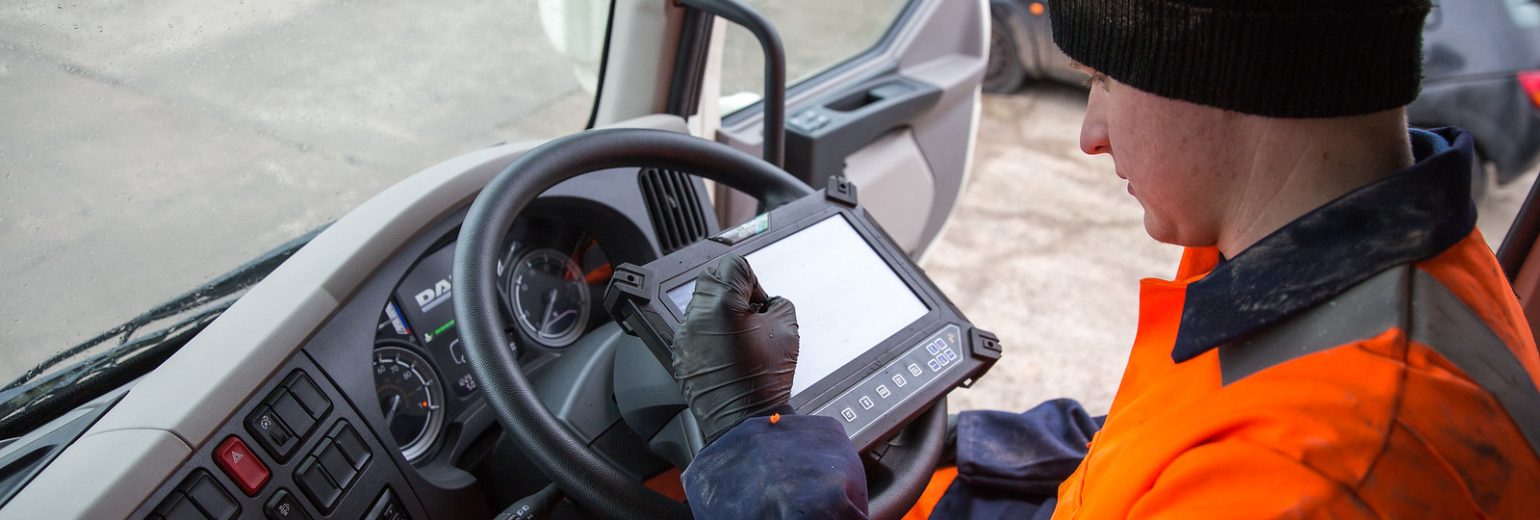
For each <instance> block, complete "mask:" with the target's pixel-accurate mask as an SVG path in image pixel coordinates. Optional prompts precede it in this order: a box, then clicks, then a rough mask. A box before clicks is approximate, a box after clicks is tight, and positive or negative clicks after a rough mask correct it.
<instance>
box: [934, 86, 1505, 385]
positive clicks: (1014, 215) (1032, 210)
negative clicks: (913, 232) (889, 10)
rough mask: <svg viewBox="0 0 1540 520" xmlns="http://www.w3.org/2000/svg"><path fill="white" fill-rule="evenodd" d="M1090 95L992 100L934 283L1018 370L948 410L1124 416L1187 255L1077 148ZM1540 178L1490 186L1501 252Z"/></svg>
mask: <svg viewBox="0 0 1540 520" xmlns="http://www.w3.org/2000/svg"><path fill="white" fill-rule="evenodd" d="M1084 110H1085V91H1083V90H1078V89H1075V88H1072V87H1065V86H1061V85H1053V84H1038V85H1029V86H1027V87H1026V88H1025V89H1023V90H1022V91H1020V92H1018V93H1015V94H1012V95H1008V96H985V97H984V110H983V120H982V121H980V123H979V141H978V150H977V152H976V154H975V156H974V163H973V174H972V175H973V177H972V179H971V180H970V181H969V185H968V187H967V189H966V191H965V192H964V194H963V201H962V207H961V208H960V209H959V210H958V211H957V214H956V215H955V216H954V217H953V219H954V220H953V221H952V222H951V223H950V224H949V227H948V228H947V230H946V232H945V233H944V234H943V235H942V236H941V238H940V239H939V241H938V242H937V243H936V244H935V245H934V246H932V250H931V251H930V252H929V254H928V257H927V258H926V261H925V263H924V267H925V269H926V271H927V272H928V273H929V274H930V276H931V278H933V279H935V280H936V282H937V283H938V284H939V285H940V286H941V288H942V289H943V290H944V291H946V292H947V294H948V295H949V296H950V297H951V298H952V300H953V301H954V302H955V303H956V304H957V305H958V307H960V308H961V309H962V310H963V312H964V313H965V314H967V316H968V318H969V319H971V320H973V321H974V323H975V324H978V325H979V326H981V327H984V328H986V329H990V330H992V331H993V332H995V333H996V334H998V335H999V336H1000V338H1001V341H1002V342H1004V343H1005V346H1006V351H1005V356H1004V357H1003V358H1002V359H1001V361H1000V362H999V363H998V364H997V365H995V367H994V369H993V370H991V371H990V373H989V374H988V375H987V376H986V377H984V379H982V380H981V381H980V382H979V384H978V385H976V386H974V387H973V388H972V389H969V390H959V391H957V392H953V393H952V396H951V400H950V401H949V407H950V408H951V409H952V410H953V411H957V410H962V409H978V408H984V409H996V410H1011V411H1022V410H1026V409H1028V408H1031V407H1032V406H1035V405H1037V404H1038V403H1040V402H1042V401H1044V400H1046V399H1053V398H1057V397H1070V398H1074V399H1078V400H1080V402H1081V403H1082V404H1083V405H1085V407H1086V409H1087V410H1089V411H1090V412H1091V413H1092V414H1093V415H1099V414H1104V413H1106V412H1107V409H1108V407H1109V406H1111V404H1112V396H1113V395H1114V394H1115V393H1116V391H1117V387H1118V381H1119V380H1120V379H1121V378H1122V376H1123V365H1124V363H1126V362H1127V360H1128V352H1129V348H1130V347H1131V346H1132V344H1133V339H1134V331H1135V327H1136V325H1137V319H1138V305H1139V291H1138V283H1139V282H1138V281H1139V279H1140V278H1145V277H1159V278H1170V277H1171V275H1172V273H1174V272H1175V270H1176V264H1177V260H1178V259H1179V258H1180V256H1181V251H1180V249H1179V248H1177V247H1174V246H1169V245H1164V244H1159V243H1156V242H1155V241H1154V240H1151V239H1150V238H1149V237H1148V236H1147V235H1145V234H1144V226H1143V220H1142V218H1143V217H1142V216H1143V212H1142V210H1141V209H1140V207H1139V203H1138V202H1136V201H1135V200H1134V199H1133V198H1132V197H1131V196H1129V194H1128V192H1127V191H1126V190H1125V187H1126V182H1125V181H1123V180H1122V179H1119V178H1118V177H1117V176H1116V174H1114V173H1113V170H1112V160H1111V159H1108V158H1107V157H1105V156H1097V157H1090V156H1086V155H1085V154H1082V153H1081V152H1080V147H1079V145H1078V142H1079V135H1080V119H1081V117H1082V115H1083V114H1084ZM1534 178H1535V175H1534V174H1530V175H1527V176H1524V177H1522V178H1520V179H1517V180H1516V181H1514V182H1512V183H1510V184H1507V185H1505V186H1501V187H1498V186H1489V189H1488V196H1487V197H1486V198H1485V200H1483V201H1482V202H1481V203H1480V204H1479V207H1480V212H1481V213H1480V215H1481V216H1480V220H1479V221H1478V225H1479V226H1480V228H1481V230H1482V233H1483V234H1484V235H1485V236H1486V238H1487V242H1488V243H1489V244H1491V245H1492V247H1493V248H1494V249H1495V248H1496V247H1497V246H1498V245H1499V244H1500V243H1501V241H1502V237H1503V234H1504V233H1506V230H1507V227H1508V226H1507V224H1508V222H1511V221H1512V219H1513V216H1514V214H1516V213H1517V212H1518V209H1519V206H1521V205H1522V204H1523V202H1524V196H1525V195H1526V194H1527V193H1528V189H1529V186H1530V185H1531V184H1533V182H1534Z"/></svg>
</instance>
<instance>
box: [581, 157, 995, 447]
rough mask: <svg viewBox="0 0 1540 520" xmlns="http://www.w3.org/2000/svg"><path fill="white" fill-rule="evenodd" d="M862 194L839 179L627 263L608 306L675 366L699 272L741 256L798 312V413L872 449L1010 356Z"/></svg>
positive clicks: (794, 394)
mask: <svg viewBox="0 0 1540 520" xmlns="http://www.w3.org/2000/svg"><path fill="white" fill-rule="evenodd" d="M855 195H856V190H855V186H854V185H853V184H851V183H850V182H849V181H847V180H846V179H844V178H842V177H834V178H831V179H830V181H829V186H828V188H826V189H824V190H819V191H818V192H815V193H813V194H812V195H809V196H807V197H803V198H802V199H799V200H797V201H794V202H791V203H789V204H786V205H783V206H781V207H778V208H775V209H773V210H771V211H770V212H768V213H765V214H761V215H759V216H758V217H755V218H754V219H752V220H750V221H748V222H747V223H744V224H743V225H740V226H737V227H734V228H731V229H727V230H725V231H722V232H721V233H718V234H717V235H716V236H713V237H710V238H709V239H707V240H702V241H700V242H697V243H695V244H692V245H690V246H686V247H685V248H683V249H680V250H678V251H675V252H673V253H671V254H669V255H667V256H664V257H662V258H659V259H657V260H654V261H652V262H651V263H648V264H647V265H646V266H636V265H632V264H624V265H621V266H620V267H618V268H617V269H616V270H615V276H614V278H612V282H611V286H610V290H609V291H608V294H606V297H605V305H606V307H607V308H608V309H609V311H610V312H611V313H612V314H613V315H614V316H615V318H616V321H618V322H620V323H621V325H622V326H623V327H624V328H625V329H626V330H627V331H629V332H632V333H634V334H636V335H637V336H640V337H641V338H642V340H643V341H644V342H645V343H646V344H647V346H648V347H649V348H650V349H651V350H652V353H653V354H654V355H655V356H657V357H658V360H659V361H662V362H663V364H664V366H671V365H670V359H671V356H670V354H669V349H668V347H669V345H671V344H672V343H673V341H674V333H675V331H677V330H679V324H680V323H681V322H682V321H683V319H684V313H685V309H686V308H687V306H688V304H689V301H690V298H691V296H692V295H693V292H694V289H695V277H696V275H697V274H699V273H700V271H701V270H702V269H704V268H706V267H707V266H708V265H711V264H712V263H714V262H715V261H716V260H717V259H718V258H720V257H722V256H724V255H728V254H739V255H743V256H744V257H745V258H747V259H748V261H749V265H750V266H752V267H753V268H754V273H755V275H757V276H758V278H759V282H760V285H761V286H763V287H764V289H765V292H766V293H767V294H770V295H772V296H782V297H785V298H787V299H790V300H791V302H792V303H793V304H795V305H796V307H797V322H798V327H799V332H800V334H801V337H802V342H801V345H802V347H801V353H800V355H799V358H798V361H797V372H796V374H795V376H794V377H793V380H792V388H791V405H792V407H793V408H794V409H795V410H796V411H797V413H800V414H817V415H826V416H829V417H834V418H836V419H838V420H839V421H840V424H842V425H844V427H845V432H846V433H847V434H848V435H849V436H850V439H851V442H852V443H853V444H854V445H855V446H856V448H857V449H866V448H868V447H870V446H871V445H872V444H874V443H876V442H877V441H879V440H882V439H884V438H886V437H887V436H888V435H890V434H892V433H894V432H896V431H897V430H898V428H899V427H900V426H902V425H903V424H904V423H906V422H907V421H908V420H909V419H912V418H914V417H915V416H916V415H918V414H919V413H920V412H923V411H924V410H925V409H926V408H927V407H929V406H930V404H931V403H934V402H935V401H936V400H939V399H942V398H944V397H945V396H946V394H947V392H948V391H950V390H952V389H953V388H955V387H958V386H964V387H966V386H969V385H971V384H973V382H974V381H975V380H977V379H978V377H979V376H981V375H983V374H984V372H985V371H987V370H989V368H990V366H992V365H993V364H994V362H995V361H996V360H998V359H1000V342H999V340H998V339H997V338H996V337H995V336H994V335H993V334H990V333H989V332H985V331H983V330H980V329H977V328H975V327H974V326H973V324H972V323H969V322H968V319H967V318H965V317H963V315H962V313H961V312H959V311H958V310H957V307H955V306H953V305H952V302H951V301H949V300H948V299H947V298H946V296H945V295H943V294H941V291H940V290H939V289H937V288H936V286H935V284H934V283H932V282H931V281H930V279H929V278H928V277H926V276H925V273H924V272H923V271H921V270H920V268H919V267H918V266H916V265H915V264H914V262H913V261H911V260H910V259H909V257H908V256H907V255H906V254H904V251H903V250H902V249H901V248H900V247H899V246H898V245H897V244H895V243H894V242H893V239H892V238H890V237H889V236H888V235H887V233H885V232H884V231H882V228H881V227H880V226H878V225H877V223H876V222H874V221H873V220H872V218H871V216H870V215H869V214H867V212H866V210H865V209H863V208H862V207H861V206H860V205H859V204H857V202H856V196H855Z"/></svg>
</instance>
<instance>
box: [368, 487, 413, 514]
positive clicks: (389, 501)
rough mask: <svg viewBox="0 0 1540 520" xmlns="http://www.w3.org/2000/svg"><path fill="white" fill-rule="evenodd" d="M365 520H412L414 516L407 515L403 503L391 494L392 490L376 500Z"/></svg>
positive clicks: (388, 490) (381, 494)
mask: <svg viewBox="0 0 1540 520" xmlns="http://www.w3.org/2000/svg"><path fill="white" fill-rule="evenodd" d="M364 518H365V520H412V516H411V515H409V514H407V513H406V508H405V507H402V506H401V501H400V500H396V496H395V495H393V494H391V492H390V488H388V487H387V488H385V492H383V493H380V498H377V499H375V500H374V506H373V507H370V508H369V513H368V514H366V515H364Z"/></svg>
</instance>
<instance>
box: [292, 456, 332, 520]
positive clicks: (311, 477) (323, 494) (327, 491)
mask: <svg viewBox="0 0 1540 520" xmlns="http://www.w3.org/2000/svg"><path fill="white" fill-rule="evenodd" d="M294 480H295V481H296V482H297V483H298V484H299V488H300V490H302V491H304V492H305V496H308V497H310V503H311V504H314V505H315V508H316V509H320V510H321V513H322V514H325V513H326V512H327V511H331V509H332V506H335V505H337V499H338V498H342V488H340V487H337V484H335V483H333V482H332V480H331V477H328V476H326V472H325V471H324V470H322V469H321V463H320V462H318V461H316V458H315V457H305V461H304V462H302V463H300V465H299V469H298V470H296V471H295V472H294Z"/></svg>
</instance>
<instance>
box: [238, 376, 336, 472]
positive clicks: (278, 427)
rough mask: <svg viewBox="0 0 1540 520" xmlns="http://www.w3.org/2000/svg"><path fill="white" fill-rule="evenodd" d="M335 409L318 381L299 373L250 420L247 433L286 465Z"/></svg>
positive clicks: (280, 388) (252, 414)
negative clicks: (295, 451) (308, 435)
mask: <svg viewBox="0 0 1540 520" xmlns="http://www.w3.org/2000/svg"><path fill="white" fill-rule="evenodd" d="M331 408H332V403H331V401H330V400H328V399H327V398H326V396H325V395H322V394H321V390H320V389H318V388H316V386H315V382H314V381H311V380H310V377H309V376H306V375H305V373H304V372H300V371H298V370H296V371H294V373H293V374H291V375H289V377H288V379H285V380H284V382H283V384H282V385H280V386H279V387H278V388H277V389H275V390H273V392H272V393H271V394H268V396H267V399H264V400H263V401H262V404H261V405H260V406H258V407H257V409H256V410H255V411H253V412H251V415H249V416H247V417H246V431H248V432H251V435H252V437H254V438H255V439H256V440H257V444H260V445H262V447H263V448H264V449H266V450H267V452H268V453H269V454H271V455H272V456H273V459H274V460H277V461H278V462H279V463H283V462H285V461H287V460H288V459H289V454H290V453H292V452H293V451H294V448H295V447H297V446H299V444H300V442H301V441H302V440H303V439H304V438H305V435H307V434H309V433H310V430H311V429H312V428H314V427H315V425H316V423H318V422H320V420H321V419H322V418H324V417H326V413H327V412H330V411H331Z"/></svg>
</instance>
